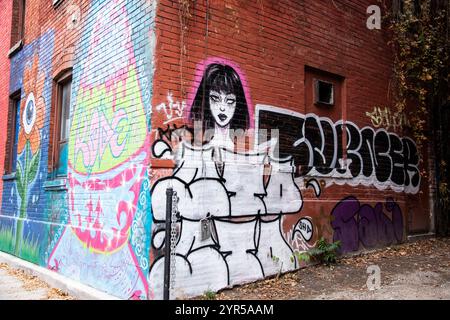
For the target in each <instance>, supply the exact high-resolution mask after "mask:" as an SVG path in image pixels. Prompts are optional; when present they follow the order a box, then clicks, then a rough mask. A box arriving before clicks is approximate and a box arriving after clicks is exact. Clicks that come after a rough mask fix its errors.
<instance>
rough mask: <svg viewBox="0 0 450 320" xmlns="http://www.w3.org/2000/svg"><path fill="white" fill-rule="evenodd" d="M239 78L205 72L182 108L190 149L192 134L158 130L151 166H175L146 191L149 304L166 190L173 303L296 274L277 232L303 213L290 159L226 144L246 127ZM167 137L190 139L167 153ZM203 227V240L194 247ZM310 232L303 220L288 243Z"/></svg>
mask: <svg viewBox="0 0 450 320" xmlns="http://www.w3.org/2000/svg"><path fill="white" fill-rule="evenodd" d="M242 78H243V76H242V73H241V72H240V71H239V69H238V68H237V67H236V66H234V67H232V66H230V64H229V63H227V64H224V63H210V64H209V65H207V67H206V68H205V70H204V76H203V77H202V79H201V81H199V83H200V84H199V86H198V89H197V92H196V95H195V97H194V98H193V99H192V104H191V105H190V106H189V107H190V109H189V120H190V122H191V123H196V124H194V126H195V127H196V128H200V132H201V134H200V140H199V143H198V145H196V144H195V143H193V141H194V140H195V139H193V138H197V137H194V136H196V135H197V136H198V134H196V133H194V134H193V132H195V131H196V130H192V129H187V128H185V127H181V128H177V127H172V128H170V127H169V128H168V129H166V130H159V133H160V135H159V137H158V139H156V141H155V142H154V144H153V147H152V150H153V156H154V157H155V158H162V157H172V158H173V159H175V161H176V164H177V166H176V169H175V170H174V172H173V174H172V175H170V176H167V177H164V178H161V179H159V180H158V181H156V183H155V184H154V185H153V186H152V190H151V194H152V212H153V219H154V226H155V229H154V234H153V237H152V238H153V242H152V247H153V250H154V251H155V252H157V254H156V256H157V258H156V259H155V261H154V263H153V264H152V267H151V270H150V277H149V285H150V290H151V291H153V292H154V295H155V298H159V299H161V298H162V292H163V289H162V284H163V283H162V280H161V279H163V278H164V273H163V272H164V256H163V255H162V253H159V254H158V252H161V249H162V248H163V246H164V245H165V244H164V232H163V231H164V220H165V212H166V208H165V203H166V202H165V195H166V189H167V188H169V187H171V188H173V190H175V191H176V192H177V195H178V197H179V203H178V210H179V212H180V217H179V220H178V221H177V222H178V229H179V237H178V241H177V246H176V273H175V279H176V281H175V289H174V290H175V291H176V292H177V294H178V295H183V294H186V295H195V294H201V293H203V292H204V291H206V290H208V289H209V290H218V289H220V288H223V287H226V286H228V285H234V284H238V283H242V282H244V281H253V280H257V279H261V278H263V277H265V276H268V275H271V274H275V273H278V272H285V271H288V270H293V269H294V268H296V266H297V262H296V260H295V258H293V249H292V247H291V246H290V244H289V242H288V241H287V239H286V238H285V236H284V231H283V230H282V216H283V215H286V214H295V213H298V212H300V210H301V208H302V205H303V200H302V195H301V192H300V189H299V187H298V186H297V184H296V182H295V181H294V171H295V168H294V166H293V162H292V159H290V158H286V159H276V158H272V157H271V156H270V152H269V151H268V150H267V149H264V148H261V149H260V150H255V149H250V150H248V149H247V150H245V148H243V147H242V146H239V145H237V144H236V143H235V140H234V139H233V134H234V133H235V132H236V130H244V131H245V130H247V129H249V128H250V127H251V124H250V123H251V118H250V111H249V108H250V105H249V102H248V99H247V96H246V93H245V89H244V85H243V81H242V80H241V79H242ZM174 132H177V136H178V137H184V138H186V137H190V138H191V139H189V138H186V139H182V140H183V141H182V142H181V143H180V144H179V145H178V146H177V148H175V147H174V146H173V141H174V139H172V138H173V137H172V136H173V135H174ZM175 140H176V139H175ZM169 155H170V156H169ZM306 221H308V222H306ZM205 223H206V224H207V226H208V228H209V230H210V232H209V233H210V236H209V237H207V239H205V240H202V237H201V235H200V232H201V226H204V224H205ZM307 223H309V224H307ZM157 226H161V227H157ZM311 227H312V225H311V224H310V222H309V220H306V219H305V220H303V221H302V222H301V223H299V232H298V233H297V232H294V233H293V234H292V235H291V236H292V238H291V239H289V240H290V241H291V240H292V239H293V238H294V237H306V238H309V239H310V238H311V234H310V233H311V230H305V228H311ZM186 283H189V285H186Z"/></svg>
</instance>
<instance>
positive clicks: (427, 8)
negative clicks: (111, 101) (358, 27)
mask: <svg viewBox="0 0 450 320" xmlns="http://www.w3.org/2000/svg"><path fill="white" fill-rule="evenodd" d="M391 4H392V7H391V14H390V15H389V16H388V24H389V30H390V33H391V40H390V41H389V44H390V45H391V47H392V49H393V54H394V65H393V73H394V82H393V83H394V86H393V92H394V100H395V103H396V107H397V109H398V111H399V112H404V111H405V110H407V111H408V114H409V116H410V123H411V130H412V135H413V137H414V139H415V141H416V143H417V146H418V149H419V150H421V152H424V150H425V149H424V148H422V147H423V143H424V142H425V141H426V140H432V141H433V142H434V146H435V152H436V153H435V156H436V170H437V174H436V181H437V184H438V188H437V189H438V190H437V193H438V204H439V206H440V209H441V211H442V212H441V218H442V217H444V220H445V221H444V224H445V225H448V221H449V219H448V216H449V208H450V199H449V192H448V186H449V180H450V177H449V172H448V170H447V169H446V168H447V166H448V164H449V161H450V160H449V152H448V150H447V149H448V147H447V146H448V144H449V143H450V141H449V137H448V136H449V132H448V128H449V127H448V123H446V122H447V121H446V117H445V116H443V115H444V114H447V113H448V102H449V100H450V98H449V92H450V90H449V71H450V68H449V65H450V43H449V1H448V0H427V1H421V0H393V1H392V3H391ZM430 138H431V139H430ZM421 158H423V157H421ZM429 178H432V177H429ZM445 229H447V228H445ZM446 232H447V230H445V233H446Z"/></svg>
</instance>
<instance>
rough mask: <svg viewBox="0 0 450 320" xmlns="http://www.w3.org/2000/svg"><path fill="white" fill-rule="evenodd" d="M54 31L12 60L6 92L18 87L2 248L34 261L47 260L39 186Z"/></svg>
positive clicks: (42, 173) (45, 145)
mask: <svg viewBox="0 0 450 320" xmlns="http://www.w3.org/2000/svg"><path fill="white" fill-rule="evenodd" d="M53 45H54V33H53V31H49V32H47V33H45V34H43V35H42V36H41V37H39V38H37V39H36V40H34V41H33V42H32V43H30V44H28V45H27V46H25V47H24V48H23V50H22V51H20V52H19V53H18V54H17V55H15V56H14V57H12V59H11V78H10V92H11V93H13V92H17V91H18V90H20V92H21V99H20V106H19V108H18V109H19V110H18V112H17V115H16V119H17V121H16V124H17V127H16V132H18V139H17V145H16V146H14V149H13V150H14V151H15V152H16V153H17V157H15V158H16V162H15V163H14V164H13V168H15V174H14V178H13V179H8V180H7V181H5V183H4V189H3V203H2V211H1V216H0V243H1V247H2V250H3V251H6V252H9V253H12V254H14V255H16V256H18V257H21V258H22V259H25V260H28V261H31V262H33V263H36V264H44V263H45V260H44V259H45V247H44V246H42V245H41V244H42V243H43V242H44V240H45V237H46V236H45V235H46V230H47V226H46V224H45V223H43V221H45V210H43V208H45V203H46V197H45V196H42V195H41V193H40V192H39V190H41V189H42V188H43V184H44V182H45V180H46V178H47V176H46V170H47V158H48V153H47V152H48V126H44V124H45V123H47V122H48V119H49V116H50V114H49V112H48V111H49V110H50V94H51V70H52V69H51V59H50V58H51V56H52V54H53Z"/></svg>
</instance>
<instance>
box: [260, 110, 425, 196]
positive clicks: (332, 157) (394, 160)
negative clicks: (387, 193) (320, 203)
mask: <svg viewBox="0 0 450 320" xmlns="http://www.w3.org/2000/svg"><path fill="white" fill-rule="evenodd" d="M257 115H258V122H257V123H258V125H259V127H258V129H259V130H261V129H265V130H267V131H268V132H269V133H270V130H273V129H278V132H279V141H283V143H277V146H276V147H277V148H278V150H279V154H280V156H289V155H291V156H292V157H293V158H294V164H295V166H296V168H298V169H299V170H297V171H296V176H305V175H309V176H319V177H329V178H331V179H332V181H333V182H334V183H336V184H344V183H348V184H350V185H352V186H356V185H359V184H362V185H364V186H375V187H376V188H378V189H381V190H384V189H386V188H391V189H392V190H394V191H396V192H406V193H413V194H415V193H417V192H418V191H419V187H420V180H421V179H420V172H419V154H418V150H417V147H416V144H415V143H414V141H413V140H412V139H410V138H408V137H399V136H398V135H397V134H394V133H391V132H388V131H386V130H385V129H378V130H374V129H373V128H371V127H363V128H362V129H360V128H359V127H358V126H357V125H356V124H354V123H353V122H351V121H345V122H344V121H342V120H340V121H337V122H333V121H331V120H330V119H329V118H325V117H318V116H317V115H315V114H307V115H303V114H301V113H298V112H293V111H287V110H284V109H281V108H277V107H272V106H267V105H258V106H257ZM269 129H270V130H269ZM344 132H345V134H346V137H347V143H346V145H345V146H344V148H343V143H342V141H343V139H342V137H343V134H344ZM268 137H269V138H270V134H269V135H268ZM261 142H265V141H259V143H261ZM344 149H345V150H346V158H344Z"/></svg>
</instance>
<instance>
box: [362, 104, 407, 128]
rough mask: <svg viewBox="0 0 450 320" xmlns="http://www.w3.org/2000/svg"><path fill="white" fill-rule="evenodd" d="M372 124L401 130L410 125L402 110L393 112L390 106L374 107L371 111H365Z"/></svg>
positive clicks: (376, 126) (377, 126)
mask: <svg viewBox="0 0 450 320" xmlns="http://www.w3.org/2000/svg"><path fill="white" fill-rule="evenodd" d="M366 116H368V117H369V119H370V121H371V122H372V125H373V126H374V127H375V128H380V127H383V128H385V129H386V130H389V129H390V128H391V127H392V129H394V130H398V129H399V130H402V129H403V128H404V127H407V126H410V123H409V120H408V118H407V117H406V114H405V113H404V112H394V111H391V109H390V108H388V107H385V108H384V109H383V108H382V107H374V108H373V111H372V112H366Z"/></svg>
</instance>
